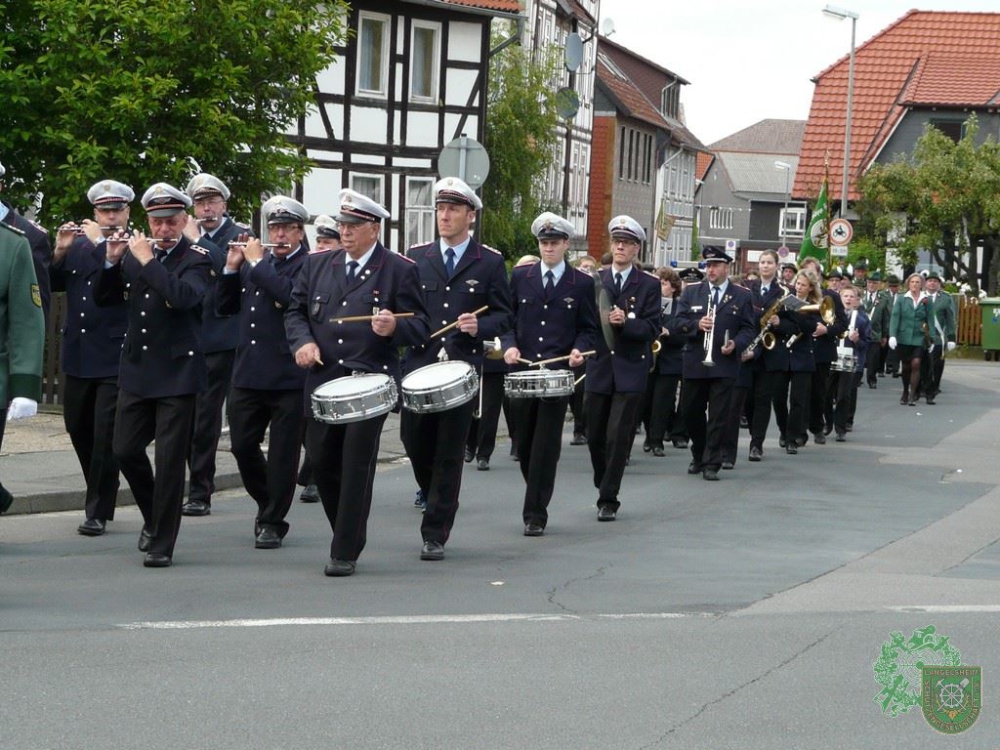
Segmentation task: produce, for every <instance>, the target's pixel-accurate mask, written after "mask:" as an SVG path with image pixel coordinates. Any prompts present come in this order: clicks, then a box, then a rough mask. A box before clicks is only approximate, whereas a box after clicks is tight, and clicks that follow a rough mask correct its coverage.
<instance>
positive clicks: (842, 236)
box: [830, 219, 854, 247]
mask: <svg viewBox="0 0 1000 750" xmlns="http://www.w3.org/2000/svg"><path fill="white" fill-rule="evenodd" d="M853 236H854V227H852V226H851V222H849V221H848V220H847V219H834V220H833V221H831V222H830V242H831V243H832V244H834V245H836V246H837V247H846V246H847V245H850V244H851V237H853Z"/></svg>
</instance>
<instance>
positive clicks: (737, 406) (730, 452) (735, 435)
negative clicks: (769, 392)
mask: <svg viewBox="0 0 1000 750" xmlns="http://www.w3.org/2000/svg"><path fill="white" fill-rule="evenodd" d="M754 375H756V373H754ZM752 392H753V391H752V390H751V389H750V388H748V387H747V386H745V385H734V386H733V390H732V393H731V394H730V396H729V410H728V411H727V412H726V414H725V420H726V424H725V432H724V433H723V436H722V460H723V461H728V462H729V463H731V464H733V465H734V466H735V465H736V457H737V453H738V451H739V445H740V416H741V415H742V414H743V407H744V405H745V404H746V403H747V402H748V401H752V400H753V399H752V398H751V397H750V394H751V393H752ZM751 418H752V417H751ZM752 424H753V422H752V421H751V425H752Z"/></svg>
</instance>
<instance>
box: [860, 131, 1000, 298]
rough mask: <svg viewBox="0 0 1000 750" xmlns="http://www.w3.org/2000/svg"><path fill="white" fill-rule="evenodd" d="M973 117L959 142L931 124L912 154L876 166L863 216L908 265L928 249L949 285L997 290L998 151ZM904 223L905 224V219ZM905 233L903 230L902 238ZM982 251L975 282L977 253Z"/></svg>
mask: <svg viewBox="0 0 1000 750" xmlns="http://www.w3.org/2000/svg"><path fill="white" fill-rule="evenodd" d="M978 133H979V126H978V122H977V120H976V117H975V115H973V116H972V117H970V118H969V119H968V120H967V121H966V123H965V134H964V135H963V137H962V139H961V140H960V141H958V143H955V142H954V141H952V140H951V139H950V138H948V137H947V136H946V135H944V134H943V133H942V132H941V131H940V130H938V129H937V128H935V127H933V126H932V125H928V126H927V127H926V128H925V130H924V133H923V135H922V136H921V137H920V139H919V140H918V141H917V144H916V147H915V149H914V151H913V154H912V155H911V156H910V157H909V158H906V157H901V158H900V159H898V160H896V161H894V162H892V163H890V164H876V165H875V166H874V167H872V169H871V170H870V171H869V172H868V174H867V175H865V176H864V177H863V178H862V179H861V182H860V190H861V192H862V194H863V196H864V199H863V201H862V202H861V203H860V204H859V210H860V211H861V212H862V215H866V214H868V215H870V217H871V218H872V219H873V221H874V226H875V227H876V230H877V233H878V234H879V235H881V236H884V237H889V238H890V239H889V240H888V243H889V245H891V246H893V247H897V248H898V251H899V253H900V255H901V257H902V260H903V263H904V265H907V266H912V265H913V264H914V263H915V262H916V259H917V252H918V251H919V250H927V251H929V252H930V253H931V257H932V258H933V259H934V261H935V262H936V263H937V264H938V265H940V266H941V267H942V268H943V269H944V275H945V276H946V277H947V278H949V279H967V280H968V282H969V284H970V286H972V287H973V289H974V290H975V289H978V288H979V287H980V286H985V287H986V288H987V289H988V290H989V291H990V292H991V293H995V292H996V289H997V275H998V267H997V266H998V264H1000V253H998V252H997V250H998V244H1000V147H998V145H997V143H996V141H995V140H994V139H993V137H992V136H990V137H988V138H986V139H981V138H979V137H978ZM904 216H905V218H903V217H904ZM901 230H902V231H901ZM980 246H981V247H982V248H983V258H982V260H983V268H984V269H987V270H986V272H984V274H983V276H982V277H977V273H976V268H977V260H978V257H977V256H978V250H977V248H978V247H980Z"/></svg>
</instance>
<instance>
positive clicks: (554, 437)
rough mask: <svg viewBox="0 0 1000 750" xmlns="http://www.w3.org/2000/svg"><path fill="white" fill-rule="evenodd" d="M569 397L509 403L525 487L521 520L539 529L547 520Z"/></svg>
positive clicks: (531, 399) (527, 399)
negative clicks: (517, 429) (513, 414)
mask: <svg viewBox="0 0 1000 750" xmlns="http://www.w3.org/2000/svg"><path fill="white" fill-rule="evenodd" d="M569 399H570V397H569V396H563V397H559V398H518V399H514V400H513V401H511V404H510V407H511V409H513V410H515V411H517V422H518V425H519V429H520V437H519V438H518V443H517V454H518V459H519V460H520V467H521V476H522V477H524V482H525V484H526V487H525V490H524V509H523V511H522V514H521V515H522V518H523V519H524V523H525V524H529V523H534V524H538V525H539V526H541V527H542V528H545V524H546V522H547V521H548V519H549V514H548V510H547V509H548V507H549V501H550V500H552V492H553V490H554V489H555V486H556V467H557V465H558V463H559V455H560V454H561V453H562V432H563V423H564V422H565V420H566V406H567V404H568V402H569Z"/></svg>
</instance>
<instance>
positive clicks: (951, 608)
mask: <svg viewBox="0 0 1000 750" xmlns="http://www.w3.org/2000/svg"><path fill="white" fill-rule="evenodd" d="M887 609H891V610H892V611H894V612H927V613H930V614H938V613H940V614H961V613H963V612H1000V604H926V605H917V604H915V605H911V606H907V607H887Z"/></svg>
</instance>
